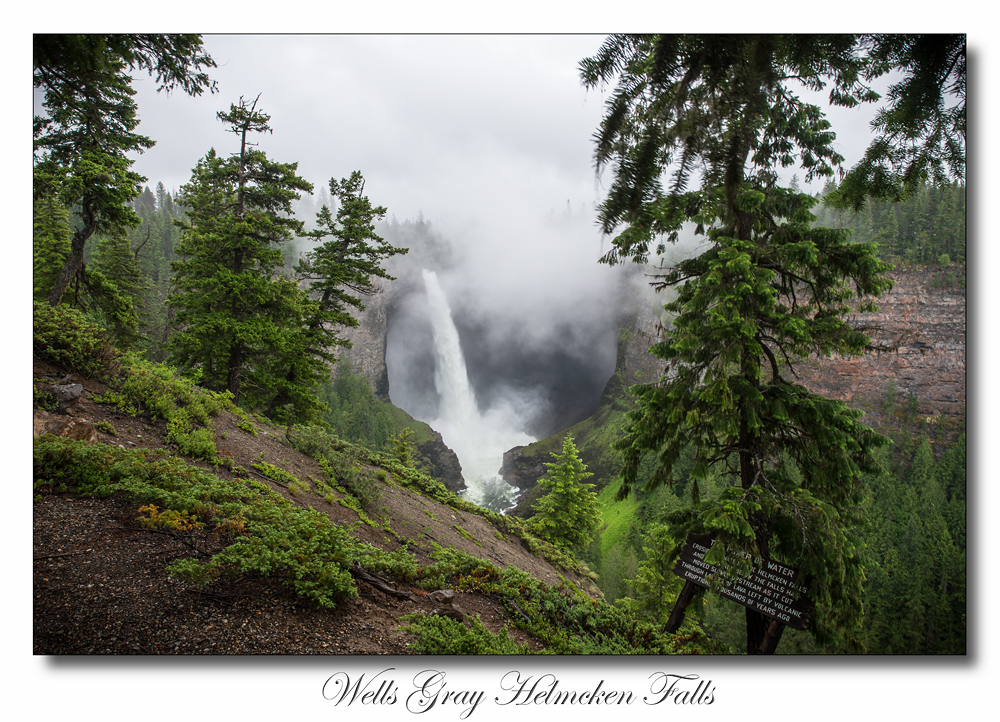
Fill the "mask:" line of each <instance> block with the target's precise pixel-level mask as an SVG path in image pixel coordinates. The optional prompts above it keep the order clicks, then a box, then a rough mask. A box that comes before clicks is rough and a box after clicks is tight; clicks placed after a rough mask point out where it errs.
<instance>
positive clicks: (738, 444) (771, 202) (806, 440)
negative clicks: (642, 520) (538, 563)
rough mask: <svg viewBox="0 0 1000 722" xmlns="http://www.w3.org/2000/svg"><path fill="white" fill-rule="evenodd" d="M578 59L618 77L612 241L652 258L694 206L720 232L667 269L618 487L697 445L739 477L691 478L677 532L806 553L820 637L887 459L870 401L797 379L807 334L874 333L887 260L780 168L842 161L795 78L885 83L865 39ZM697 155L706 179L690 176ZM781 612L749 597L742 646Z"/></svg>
mask: <svg viewBox="0 0 1000 722" xmlns="http://www.w3.org/2000/svg"><path fill="white" fill-rule="evenodd" d="M581 70H582V75H583V79H584V82H585V84H586V85H588V86H589V87H596V86H597V85H599V84H601V83H605V82H611V81H616V83H617V84H616V87H615V90H614V92H613V93H612V95H611V96H610V99H609V100H608V110H607V113H606V115H605V118H604V120H603V122H602V124H601V127H600V129H599V131H598V133H597V134H596V136H595V139H596V145H597V151H596V160H597V165H598V168H599V169H600V168H601V167H603V166H605V165H612V166H613V168H614V180H613V183H612V186H611V189H610V192H609V194H608V197H607V199H606V200H605V201H604V203H603V204H602V206H601V208H600V219H601V223H602V225H603V228H604V230H605V232H606V233H613V232H614V233H617V236H616V237H615V238H614V241H613V245H612V250H611V251H610V252H609V253H608V254H607V255H606V256H605V258H604V259H603V260H604V261H605V262H608V263H616V262H618V261H620V260H622V259H625V258H632V259H634V260H638V261H644V260H646V258H647V257H648V254H649V252H650V244H651V242H652V241H654V240H659V239H662V238H663V237H665V238H666V239H667V240H676V238H677V234H678V232H679V230H680V228H681V226H682V224H684V223H687V222H694V223H695V224H696V226H697V228H696V233H697V234H700V235H704V236H706V237H707V240H708V242H709V243H708V249H707V250H706V251H705V252H704V253H702V254H701V255H700V256H698V257H695V258H692V259H688V260H686V261H682V262H680V263H678V264H677V265H676V266H675V267H674V268H672V269H667V272H666V273H665V275H664V276H663V277H662V278H661V279H659V283H660V285H661V286H671V287H673V288H675V289H676V290H677V294H678V295H677V297H676V300H675V301H674V302H672V303H671V304H669V305H668V306H667V308H668V310H669V311H671V312H672V313H673V314H675V316H676V318H675V319H674V321H673V323H672V325H671V327H670V328H669V329H667V332H666V336H665V339H664V340H663V341H662V342H661V343H659V344H657V345H656V346H654V347H653V348H652V349H651V351H652V353H653V354H654V355H656V356H658V357H660V358H662V359H663V360H664V361H665V362H666V374H665V376H664V377H663V379H662V381H661V382H660V383H656V384H647V385H644V386H640V387H637V388H636V389H635V391H636V396H637V399H638V409H637V410H636V411H635V412H633V413H632V415H631V418H630V423H629V426H628V428H627V431H626V434H625V436H624V438H623V439H622V441H621V442H620V443H619V444H618V447H619V448H620V449H621V450H622V452H623V455H624V462H625V463H624V467H623V471H622V475H623V479H624V483H623V485H622V487H621V494H622V495H624V494H627V493H628V492H629V490H630V489H631V488H632V487H633V485H634V484H635V483H636V479H637V472H638V467H639V463H640V461H641V460H642V459H643V458H644V457H645V456H646V455H647V454H652V455H653V456H654V457H655V461H656V470H655V472H654V473H653V475H652V477H651V479H650V481H649V483H648V486H647V488H652V487H655V486H657V485H659V484H661V483H664V482H667V483H671V482H672V481H673V479H672V472H673V468H674V465H675V463H676V462H677V460H678V458H679V457H680V454H681V452H682V450H683V449H684V448H685V447H687V446H689V445H690V446H693V447H694V449H695V452H696V457H697V463H696V465H695V468H694V470H693V471H692V473H691V475H692V476H693V477H695V478H696V479H697V478H704V477H705V476H706V475H707V474H708V473H709V469H711V468H719V469H721V470H722V471H723V472H724V473H726V474H728V475H729V478H730V479H731V480H732V486H731V487H730V488H729V489H727V490H726V491H725V492H723V493H722V494H719V495H717V496H716V497H714V498H710V499H701V498H699V497H698V494H697V492H698V485H697V484H692V490H693V492H694V496H693V498H692V503H691V506H690V507H689V508H688V509H686V510H684V511H682V512H678V513H675V514H673V515H671V516H670V522H671V524H672V528H673V531H674V534H675V539H676V541H677V542H678V543H680V542H683V541H684V538H685V536H686V535H687V534H688V533H689V532H699V533H708V534H711V535H713V536H714V537H715V539H716V541H717V544H716V545H715V546H714V547H713V550H712V552H711V553H710V554H709V555H708V556H707V557H706V561H708V562H710V563H726V564H728V565H730V566H731V567H734V568H735V569H739V568H740V567H741V565H743V564H744V563H743V562H741V561H740V560H741V559H743V558H744V555H748V556H749V557H750V558H754V557H764V558H767V557H773V558H781V559H783V560H784V561H785V562H786V563H788V564H791V565H794V566H798V567H801V568H802V569H803V571H804V572H805V574H806V575H807V576H808V577H809V578H810V580H811V582H812V591H811V596H812V598H813V599H814V601H815V602H816V603H817V610H816V613H815V614H814V615H813V617H812V622H811V631H812V632H813V633H814V635H815V636H816V637H817V640H818V641H819V642H821V643H825V642H829V641H832V640H834V639H836V638H837V637H842V636H843V637H847V638H848V639H852V638H853V635H854V632H855V631H856V630H857V629H858V627H859V625H860V621H861V616H862V607H861V584H862V581H863V578H864V574H863V568H862V564H861V559H860V557H861V553H860V552H861V549H860V543H859V537H858V532H857V526H858V524H859V523H860V521H861V518H860V505H861V502H862V500H863V486H862V483H861V478H860V477H861V475H862V474H864V473H866V472H870V473H874V472H876V471H877V470H878V465H877V463H876V461H875V458H874V451H875V450H876V449H877V448H878V447H879V446H880V445H882V444H883V443H885V440H884V439H882V437H879V436H878V435H876V434H875V433H874V432H872V431H871V430H870V429H868V428H867V427H865V426H864V425H862V424H861V423H860V420H859V417H860V416H861V414H860V413H859V412H856V411H853V410H851V409H849V408H847V407H846V406H845V405H844V404H842V403H840V402H837V401H833V400H830V399H825V398H822V397H820V396H818V395H816V394H812V393H810V392H809V391H807V390H806V389H805V388H804V387H803V386H801V385H800V384H797V383H796V382H795V376H794V368H795V363H796V362H797V361H798V360H800V359H803V358H805V357H807V356H808V355H809V354H812V353H817V354H824V355H825V354H829V353H840V354H845V355H856V354H860V353H864V352H865V351H866V350H867V348H868V347H869V345H870V341H869V338H868V336H867V335H866V334H865V329H863V328H854V327H852V326H851V325H850V323H849V322H848V319H849V317H850V316H851V315H852V314H853V313H854V310H855V309H854V308H852V306H851V305H849V302H850V301H851V300H852V299H853V298H858V299H860V302H859V303H860V305H858V306H856V308H858V309H860V310H871V309H873V308H874V307H873V305H872V304H871V302H870V300H868V299H870V298H872V297H877V296H878V295H880V294H881V293H882V292H884V291H885V290H886V289H888V288H889V287H890V283H889V281H888V280H887V279H886V278H885V276H884V273H885V271H886V270H887V268H888V266H887V265H886V264H884V263H882V262H880V261H879V260H878V259H877V258H876V257H875V253H874V248H873V247H872V246H870V245H865V244H853V243H850V242H849V240H848V235H849V234H848V233H847V232H845V231H837V230H824V229H816V228H813V227H811V222H812V220H813V216H812V214H811V213H810V208H811V207H812V206H813V205H814V204H815V202H816V201H815V199H814V198H811V197H810V196H808V195H805V194H802V193H798V192H796V191H794V190H791V189H785V188H781V187H780V186H779V184H778V173H777V171H778V169H779V168H781V167H786V166H790V165H792V164H794V163H798V164H799V165H800V166H801V167H802V169H803V170H804V171H805V181H806V182H810V181H811V180H812V179H813V178H816V177H823V176H830V175H832V174H833V169H834V168H835V167H836V166H837V165H839V164H840V163H841V162H842V160H843V158H842V157H841V156H839V155H838V154H837V152H836V151H835V149H834V146H833V143H834V139H835V136H834V134H833V133H832V132H831V130H830V124H829V122H828V121H827V120H826V119H825V118H824V116H823V113H822V111H821V110H820V109H819V108H818V107H816V106H813V105H811V104H808V103H805V102H803V101H802V100H801V99H800V98H799V97H798V96H797V95H796V94H795V93H794V92H793V90H792V85H793V84H794V83H800V84H802V85H804V86H806V87H808V88H811V89H816V90H818V89H822V88H823V87H825V86H826V85H827V84H830V85H831V90H830V101H831V102H832V103H834V104H839V105H844V106H852V105H856V104H857V103H859V102H862V101H864V100H872V99H874V97H876V96H875V95H874V94H873V93H872V92H871V90H870V89H869V88H868V87H867V86H866V85H865V84H864V82H863V79H864V74H863V71H864V70H865V65H864V61H863V58H862V57H861V56H860V55H859V54H858V44H857V39H856V38H854V37H851V36H771V35H762V36H758V35H741V36H735V37H731V36H657V37H635V36H615V37H612V38H609V39H608V41H607V42H606V43H605V44H604V46H603V47H602V48H601V50H600V52H599V53H598V55H597V56H596V57H594V58H589V59H586V60H584V61H583V63H582V65H581ZM696 173H699V174H700V180H701V182H700V187H699V188H698V189H697V190H688V185H689V183H690V181H691V179H692V178H694V177H695V174H696ZM667 176H669V186H668V187H667V188H666V189H665V188H664V185H663V179H664V178H665V177H667ZM660 249H662V241H661V245H660ZM770 624H771V620H769V619H768V618H767V617H765V616H764V615H762V614H760V613H759V612H756V611H754V610H752V609H749V608H748V609H747V610H746V625H747V651H748V652H749V653H755V652H756V651H757V650H758V649H759V648H760V647H761V644H762V642H763V640H764V638H765V635H766V632H767V630H768V627H769V625H770ZM779 629H780V627H779Z"/></svg>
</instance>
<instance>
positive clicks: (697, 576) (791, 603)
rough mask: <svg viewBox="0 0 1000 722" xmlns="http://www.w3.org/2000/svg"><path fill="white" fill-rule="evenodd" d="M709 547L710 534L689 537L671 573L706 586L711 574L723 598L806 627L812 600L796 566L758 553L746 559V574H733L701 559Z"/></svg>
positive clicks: (710, 543) (803, 627) (710, 542)
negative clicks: (748, 565) (748, 567)
mask: <svg viewBox="0 0 1000 722" xmlns="http://www.w3.org/2000/svg"><path fill="white" fill-rule="evenodd" d="M711 548H712V539H711V537H707V536H699V537H690V538H689V539H688V543H687V544H685V545H684V548H683V549H682V550H681V555H680V559H678V560H677V564H676V565H675V566H674V574H676V575H677V576H679V577H681V578H682V579H686V580H688V581H690V582H693V583H694V584H697V585H698V586H700V587H705V588H709V586H710V584H709V580H708V577H712V578H713V581H714V582H715V587H714V590H715V591H717V592H718V593H719V594H721V595H722V596H724V597H726V598H727V599H732V600H733V601H734V602H737V603H738V604H742V605H743V606H744V607H749V608H750V609H753V610H755V611H757V612H760V613H761V614H763V615H765V616H767V617H770V618H771V619H775V620H777V621H779V622H781V623H782V624H786V625H788V626H789V627H792V628H794V629H805V628H806V626H807V625H808V624H809V614H810V612H812V608H813V604H812V602H810V601H809V599H808V598H807V597H806V594H807V593H808V592H809V589H808V588H807V587H805V586H802V584H801V583H800V579H799V577H800V576H801V574H800V570H798V569H796V568H795V567H790V566H787V565H785V564H782V563H780V562H776V561H773V560H771V559H761V558H759V557H758V558H756V559H748V561H750V562H751V564H752V569H751V572H750V574H749V575H748V576H736V575H733V574H730V573H728V572H727V570H726V569H725V568H724V567H719V566H715V565H712V564H707V563H706V562H705V560H704V557H705V554H707V553H708V550H709V549H711ZM713 575H714V576H713Z"/></svg>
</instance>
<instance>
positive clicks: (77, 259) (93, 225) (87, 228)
mask: <svg viewBox="0 0 1000 722" xmlns="http://www.w3.org/2000/svg"><path fill="white" fill-rule="evenodd" d="M93 201H94V199H93V198H88V199H85V200H84V202H83V208H82V211H81V215H82V216H83V221H84V224H83V227H82V228H80V229H78V230H77V231H76V233H74V234H73V241H72V243H70V252H69V258H67V259H66V263H64V264H63V267H62V270H61V271H59V276H58V277H57V278H56V282H55V284H54V285H53V286H52V290H51V291H49V295H48V296H47V297H46V299H45V300H46V301H47V302H48V304H49V305H50V306H58V305H59V303H60V302H61V301H62V297H63V294H65V293H66V289H67V288H69V284H70V283H72V282H73V279H74V278H76V275H77V274H78V273H79V272H80V269H81V268H82V267H83V249H84V247H85V246H86V245H87V239H88V238H90V237H91V236H92V235H93V233H94V231H95V230H96V229H97V218H96V216H95V215H94V211H93V209H92V203H93Z"/></svg>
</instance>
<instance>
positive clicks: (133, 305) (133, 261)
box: [83, 234, 149, 347]
mask: <svg viewBox="0 0 1000 722" xmlns="http://www.w3.org/2000/svg"><path fill="white" fill-rule="evenodd" d="M83 279H84V283H83V286H84V287H85V288H86V292H87V295H88V296H90V297H91V298H92V299H93V303H92V307H93V309H94V310H95V311H98V312H99V313H100V315H102V316H103V321H104V325H105V326H107V327H108V328H111V329H113V330H114V332H115V341H116V343H118V344H119V345H120V346H121V347H129V346H134V345H135V344H137V343H138V342H139V340H140V337H139V322H140V314H141V311H142V308H143V305H144V302H143V296H144V294H145V291H146V290H147V289H148V288H149V282H148V279H147V276H146V274H145V273H143V270H142V267H141V266H140V264H139V260H138V259H137V258H136V256H135V254H134V252H133V250H132V246H131V244H130V243H129V239H128V237H127V236H125V235H122V234H118V235H114V236H99V237H98V240H97V248H96V249H95V251H94V257H93V261H92V263H91V267H90V268H88V269H87V270H86V272H85V274H84V276H83Z"/></svg>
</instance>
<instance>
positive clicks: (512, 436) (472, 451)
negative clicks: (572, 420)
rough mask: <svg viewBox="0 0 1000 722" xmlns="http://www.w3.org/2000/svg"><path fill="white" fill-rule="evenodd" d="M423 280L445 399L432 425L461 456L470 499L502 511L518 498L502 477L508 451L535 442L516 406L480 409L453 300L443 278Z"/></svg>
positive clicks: (436, 375) (436, 380) (428, 275)
mask: <svg viewBox="0 0 1000 722" xmlns="http://www.w3.org/2000/svg"><path fill="white" fill-rule="evenodd" d="M423 276H424V286H425V288H426V289H427V300H428V306H429V308H430V322H431V328H432V331H433V335H434V356H435V370H434V385H435V386H436V388H437V392H438V396H439V397H440V402H439V406H438V418H437V419H435V420H433V421H430V422H429V423H430V425H431V426H432V427H434V428H435V429H437V431H438V432H440V434H441V436H442V438H444V442H445V443H446V444H447V445H448V446H449V447H451V449H452V450H453V451H454V452H455V454H456V455H457V456H458V460H459V462H460V463H461V464H462V475H463V476H464V477H465V483H466V486H467V487H468V492H467V495H468V498H469V501H471V502H473V503H474V504H478V505H479V506H484V507H487V508H489V509H493V510H494V511H502V510H503V509H506V508H509V507H510V506H512V505H513V502H514V498H515V496H516V494H517V489H515V488H514V487H512V486H510V485H509V484H507V483H506V482H505V481H504V480H503V479H502V478H500V476H499V469H500V465H501V464H502V463H503V453H504V452H505V451H507V450H508V449H510V448H512V447H514V446H523V445H526V444H530V443H531V442H533V441H535V439H533V438H532V437H530V436H529V435H527V434H526V433H524V432H523V431H522V430H521V429H522V428H523V423H522V421H521V420H520V419H519V418H518V414H517V413H516V412H515V410H514V407H513V405H512V404H510V403H505V402H501V403H499V404H497V405H495V406H494V407H493V408H491V409H489V410H488V411H486V412H480V411H479V407H478V406H477V404H476V397H475V394H474V393H473V390H472V386H471V385H470V384H469V375H468V373H467V371H466V368H465V359H464V357H463V355H462V346H461V344H460V343H459V338H458V331H457V330H456V329H455V324H454V322H453V320H452V317H451V308H450V307H449V306H448V299H447V297H446V296H445V295H444V291H443V290H442V289H441V286H440V284H439V283H438V279H437V274H435V273H434V272H433V271H427V270H424V272H423Z"/></svg>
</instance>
